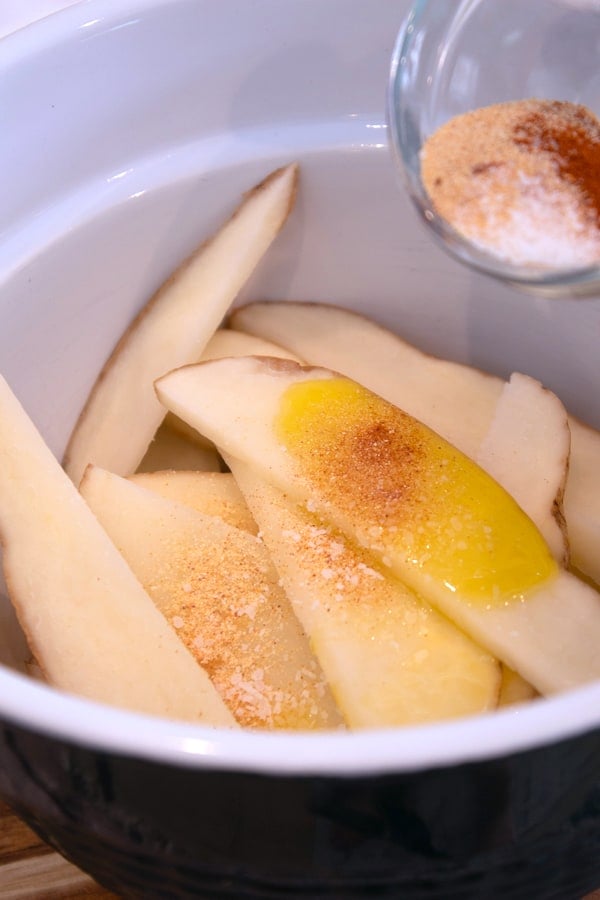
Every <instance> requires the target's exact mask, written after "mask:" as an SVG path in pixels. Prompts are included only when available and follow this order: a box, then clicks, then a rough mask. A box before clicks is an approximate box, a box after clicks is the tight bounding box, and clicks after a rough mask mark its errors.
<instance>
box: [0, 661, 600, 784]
mask: <svg viewBox="0 0 600 900" xmlns="http://www.w3.org/2000/svg"><path fill="white" fill-rule="evenodd" d="M2 721H4V722H5V723H6V724H7V725H8V727H10V726H18V727H22V728H24V729H26V730H28V731H32V732H35V733H37V734H42V735H45V736H47V737H49V738H51V739H56V740H60V741H65V742H67V743H72V744H75V745H81V746H84V747H87V748H89V749H92V750H94V751H95V752H98V753H109V754H114V755H119V756H131V757H136V758H141V759H145V760H149V761H154V762H159V763H163V764H168V765H173V766H178V767H183V768H194V769H198V768H200V769H222V770H228V771H229V770H236V771H251V772H255V773H260V774H265V775H271V776H272V775H281V776H284V775H300V776H302V775H304V776H309V775H328V776H338V777H350V776H372V775H378V774H389V773H399V772H413V771H418V770H423V769H432V768H443V767H448V766H455V765H460V764H464V763H472V762H481V761H483V760H487V759H494V758H498V757H502V756H508V755H512V754H514V753H520V752H524V751H528V750H535V749H537V748H539V747H543V746H548V745H551V744H556V743H559V742H561V741H564V740H568V739H570V738H575V737H579V736H582V735H584V734H586V733H588V732H592V731H598V732H599V733H600V683H594V684H591V685H587V686H584V687H581V688H578V689H576V690H573V691H569V692H567V693H564V694H561V695H559V696H556V697H552V698H545V699H540V700H535V701H529V702H527V703H525V704H520V705H515V706H509V707H506V708H505V709H501V710H495V711H493V712H489V713H484V714H482V715H477V716H468V717H465V718H462V719H452V720H448V721H444V722H436V723H432V724H427V725H418V726H406V727H403V728H386V729H369V730H364V731H357V732H353V733H350V732H346V731H337V732H336V731H333V732H332V731H321V732H283V731H282V732H276V733H268V732H259V731H250V730H243V729H240V730H237V729H234V730H227V729H224V728H207V727H206V726H199V725H197V724H194V723H190V722H181V721H175V720H169V719H163V718H159V717H156V716H149V715H142V714H140V713H134V712H129V711H127V710H122V709H118V708H116V707H112V706H108V705H106V704H101V703H97V702H95V701H92V700H87V699H85V698H82V697H77V696H75V695H70V694H67V693H65V692H62V691H59V690H56V689H55V688H52V687H49V686H48V685H45V684H43V683H42V682H37V681H35V680H34V679H32V678H30V677H29V676H26V675H22V674H20V673H18V672H13V671H11V670H9V669H7V668H6V667H4V666H0V722H2Z"/></svg>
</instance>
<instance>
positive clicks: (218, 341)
mask: <svg viewBox="0 0 600 900" xmlns="http://www.w3.org/2000/svg"><path fill="white" fill-rule="evenodd" d="M225 356H281V357H282V359H297V358H296V357H295V356H294V354H293V353H290V351H289V350H284V349H283V347H278V346H277V344H273V343H272V341H264V340H262V338H257V337H254V335H252V334H245V333H244V332H243V331H230V330H229V329H227V328H219V329H218V331H215V333H214V334H213V336H212V337H211V339H210V341H209V342H208V344H207V345H206V348H205V350H204V352H203V353H202V354H201V356H200V358H199V360H198V362H206V361H207V360H209V359H222V358H223V357H225ZM297 361H298V362H300V360H297ZM165 430H166V431H167V434H168V436H171V435H172V434H173V433H175V434H176V435H177V436H178V437H180V439H183V438H187V441H188V444H186V445H184V444H183V443H182V444H181V449H178V448H177V447H174V448H173V449H174V451H175V453H176V460H179V459H181V461H182V463H183V461H184V460H185V459H186V458H188V457H189V458H190V460H191V459H192V457H191V453H192V451H191V450H190V449H189V443H192V444H197V445H199V446H200V447H201V448H203V449H204V450H205V451H206V455H205V457H204V458H203V457H202V456H200V457H199V462H200V465H193V464H192V465H188V466H185V465H183V464H182V465H175V463H169V462H168V460H167V455H166V451H167V447H165V452H164V453H163V452H162V449H163V448H162V445H163V444H164V439H163V440H162V441H160V438H161V432H163V431H165ZM157 440H159V443H160V445H161V446H160V451H161V452H160V456H159V457H158V459H159V460H163V461H164V462H163V465H162V466H158V465H156V462H157V452H156V449H155V447H154V445H155V443H156V441H157ZM148 457H150V461H149V463H148ZM159 468H163V469H166V468H171V469H186V468H187V469H200V470H202V471H215V472H217V471H218V470H219V457H218V454H217V451H216V450H215V447H214V444H211V443H210V441H207V440H206V438H205V437H203V435H201V434H198V432H197V431H196V429H195V428H191V427H190V426H189V425H188V424H187V422H182V421H181V419H179V418H178V417H177V416H174V415H173V413H167V415H166V416H165V419H164V421H163V424H162V425H161V426H160V428H159V430H158V433H157V435H156V436H155V439H154V441H153V442H152V443H151V444H150V446H149V448H148V452H147V453H146V456H145V457H144V460H142V463H141V464H140V466H139V467H138V472H151V471H155V470H157V469H159Z"/></svg>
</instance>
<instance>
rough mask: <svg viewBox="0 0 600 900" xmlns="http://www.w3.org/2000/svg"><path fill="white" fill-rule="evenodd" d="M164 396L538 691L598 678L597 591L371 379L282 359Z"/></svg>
mask: <svg viewBox="0 0 600 900" xmlns="http://www.w3.org/2000/svg"><path fill="white" fill-rule="evenodd" d="M156 387H157V393H158V396H159V398H160V400H161V401H162V402H163V403H164V404H165V405H166V406H167V407H168V408H170V409H171V410H172V411H174V412H175V413H176V414H177V415H179V416H180V417H181V418H184V419H185V420H186V421H187V422H188V423H189V424H191V425H194V427H197V428H198V429H199V430H200V431H201V432H202V433H204V434H206V435H207V436H208V437H210V438H211V440H213V441H214V442H215V444H216V445H217V446H218V447H219V448H220V450H221V451H222V452H224V453H225V454H228V455H230V456H234V457H238V458H239V459H240V460H242V461H244V462H247V463H248V464H249V465H251V466H252V467H253V468H255V470H256V472H257V474H259V475H260V477H262V478H264V479H265V480H267V481H269V482H270V483H271V484H273V485H274V486H275V487H279V488H280V489H281V490H283V491H284V492H286V493H288V494H289V495H290V497H291V498H293V499H294V500H295V501H296V502H303V503H309V504H311V508H313V509H314V511H315V512H316V513H317V514H319V515H321V516H322V517H323V518H325V519H327V520H328V521H330V522H331V523H332V524H333V525H335V526H336V527H337V528H339V529H340V530H341V531H343V532H344V533H345V534H347V535H348V536H349V537H350V538H351V539H353V540H356V541H358V543H359V544H361V545H362V546H364V547H365V548H366V549H367V550H368V551H369V552H371V553H373V554H374V555H376V556H377V558H378V559H379V560H380V561H381V562H382V563H383V564H384V565H387V566H388V567H389V568H390V570H391V571H392V572H394V573H395V574H396V575H397V577H398V578H399V579H400V580H401V581H403V582H405V583H406V584H407V585H408V586H409V587H411V588H412V589H413V590H414V591H416V593H417V594H419V595H421V596H423V597H424V599H426V600H427V601H428V602H430V603H431V604H432V605H434V606H436V607H438V608H439V609H440V611H441V612H443V613H444V614H445V615H447V616H448V617H449V618H450V619H452V620H453V621H454V622H455V623H456V624H457V625H458V626H459V627H461V628H463V629H464V630H465V631H467V633H468V634H470V635H471V637H472V638H473V639H474V640H475V641H477V642H478V643H481V644H482V645H483V646H485V647H486V649H487V650H489V652H490V653H492V654H494V655H495V656H497V657H498V658H499V659H501V660H502V661H503V662H505V663H507V664H508V665H509V666H511V667H512V668H514V669H516V670H517V671H518V672H519V674H521V675H522V676H523V677H524V678H526V679H527V680H528V681H530V682H531V683H532V684H533V685H534V686H535V687H536V688H537V689H538V690H539V691H540V692H542V693H551V692H555V691H561V690H565V689H567V688H569V687H573V686H575V685H578V684H582V683H584V682H589V681H592V680H594V679H596V678H599V677H600V655H599V654H598V652H597V648H598V645H599V643H600V597H599V595H598V594H597V593H596V592H595V591H594V590H593V589H591V588H590V587H589V586H588V585H586V584H584V583H583V582H581V581H579V580H578V579H577V578H575V577H574V576H572V575H570V574H569V573H567V572H565V571H562V570H560V569H559V567H558V566H557V564H556V562H555V560H554V559H553V558H552V555H551V553H550V551H549V549H548V547H547V545H546V543H545V542H544V540H543V538H542V536H541V535H540V533H539V531H538V530H537V529H536V528H535V526H534V525H533V523H532V522H531V520H530V519H529V518H528V517H527V516H526V515H525V514H524V513H523V511H522V510H521V509H520V507H519V506H518V505H517V504H516V503H515V502H514V500H513V499H512V498H511V497H510V495H508V494H507V493H506V492H505V491H504V490H503V489H502V488H501V486H500V485H498V484H497V483H496V482H495V481H494V480H493V479H492V478H491V477H490V476H488V475H487V474H486V473H485V472H484V471H483V470H482V469H480V467H479V466H477V465H476V464H475V463H473V462H472V461H471V460H470V459H468V457H466V456H465V455H464V454H462V453H460V452H459V451H458V450H456V448H454V447H452V446H451V445H450V444H448V442H447V441H445V440H444V439H443V438H441V437H440V436H439V435H437V434H435V432H432V431H430V429H428V428H427V427H426V426H424V425H422V423H420V422H418V421H417V420H416V419H414V418H413V417H412V416H409V415H407V414H406V413H404V412H402V411H401V410H399V409H398V408H397V407H395V406H393V405H391V404H390V403H387V402H386V401H385V400H383V399H382V398H381V397H379V396H377V395H375V394H373V393H371V392H370V391H368V390H366V389H365V388H364V387H362V386H361V385H358V384H356V383H355V382H352V381H350V379H347V378H344V377H341V376H339V375H337V374H335V373H332V372H330V371H328V370H324V369H316V368H302V367H300V366H297V365H296V364H294V363H293V362H291V361H288V360H281V359H277V360H276V359H271V360H265V359H256V358H242V359H226V360H217V361H213V362H207V363H203V364H201V365H196V366H188V367H185V368H182V369H180V370H178V371H175V372H171V373H170V374H168V375H166V376H164V377H163V378H161V379H159V380H158V382H157V385H156Z"/></svg>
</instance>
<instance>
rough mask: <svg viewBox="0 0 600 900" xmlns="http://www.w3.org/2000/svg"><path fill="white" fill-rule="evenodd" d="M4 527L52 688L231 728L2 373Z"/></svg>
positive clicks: (21, 600)
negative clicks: (53, 686)
mask: <svg viewBox="0 0 600 900" xmlns="http://www.w3.org/2000/svg"><path fill="white" fill-rule="evenodd" d="M0 533H1V535H2V544H3V550H4V554H3V561H4V572H5V576H6V582H7V585H8V589H9V593H10V597H11V600H12V602H13V605H14V606H15V608H16V611H17V614H18V617H19V620H20V623H21V626H22V628H23V630H24V632H25V634H26V636H27V639H28V643H29V646H30V648H31V650H32V652H33V653H34V655H35V658H36V659H37V661H38V663H39V664H40V666H41V667H42V669H43V671H44V673H45V675H46V677H47V678H48V680H49V681H50V683H51V684H53V685H55V686H56V687H58V688H61V689H63V690H65V691H70V692H73V693H77V694H81V695H83V696H85V697H88V698H91V699H93V700H98V701H101V702H104V703H109V704H114V705H116V706H121V707H125V708H127V709H131V710H136V711H138V712H144V713H152V714H155V715H160V716H167V717H169V718H177V719H188V720H193V721H195V722H200V723H204V724H208V725H215V726H217V725H223V726H232V725H234V724H235V723H234V719H233V717H232V715H231V713H230V712H229V710H228V709H227V707H226V706H225V704H224V703H223V701H222V700H221V698H220V697H219V695H218V693H217V692H216V690H215V689H214V687H213V686H212V684H211V682H210V680H209V678H208V676H207V674H206V673H205V672H204V670H203V669H202V668H201V667H200V666H199V665H198V664H197V662H196V660H195V659H194V658H193V657H192V656H191V654H190V653H189V652H188V651H187V650H186V648H185V647H184V646H183V644H182V643H181V641H180V640H179V639H178V638H177V637H176V635H175V634H174V632H173V630H172V629H171V628H169V626H168V625H167V624H166V622H165V620H164V618H163V617H162V616H161V615H160V613H159V612H158V611H157V610H156V608H155V606H154V604H153V603H152V600H151V599H150V597H149V596H148V595H147V594H146V592H145V591H144V589H143V588H142V586H141V585H140V583H139V581H138V580H137V579H136V578H135V576H134V575H133V573H132V572H131V570H130V569H129V568H128V566H127V564H126V563H125V561H124V559H123V558H122V556H121V555H120V553H119V552H118V551H117V550H116V548H115V547H114V545H113V544H112V543H111V541H110V540H109V538H108V536H107V535H106V532H105V531H104V530H103V529H102V528H101V526H100V524H99V523H98V521H97V519H96V518H95V517H94V515H93V514H92V512H91V511H90V509H89V508H88V506H87V505H86V504H85V502H84V501H83V499H82V498H81V497H80V495H79V494H78V492H77V490H76V489H75V487H74V485H73V484H72V482H71V481H70V480H69V479H68V477H67V476H66V475H65V473H64V472H63V470H62V469H61V468H60V466H59V464H58V462H57V461H56V460H55V459H54V457H53V455H52V454H51V452H50V450H49V449H48V448H47V446H46V445H45V443H44V441H43V440H42V438H41V436H40V435H39V433H38V432H37V430H36V429H35V427H34V425H33V424H32V422H31V421H30V420H29V418H28V417H27V415H26V414H25V412H24V410H23V409H22V407H21V406H20V404H19V403H18V401H17V400H16V398H15V397H14V395H13V394H12V393H11V391H10V389H9V388H8V386H7V384H6V382H5V381H4V380H3V379H0Z"/></svg>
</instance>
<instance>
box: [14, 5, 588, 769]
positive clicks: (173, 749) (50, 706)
mask: <svg viewBox="0 0 600 900" xmlns="http://www.w3.org/2000/svg"><path fill="white" fill-rule="evenodd" d="M168 2H169V0H134V2H132V3H129V4H127V9H124V6H123V3H122V0H82V2H80V3H78V4H75V5H73V6H69V7H66V8H64V9H62V10H59V11H58V12H55V13H53V14H51V15H50V16H47V17H46V18H44V19H42V20H39V21H38V22H35V23H32V24H31V25H28V26H26V27H24V28H22V29H20V30H19V31H17V32H15V33H13V34H11V35H8V36H7V37H5V38H3V39H2V43H1V50H0V55H1V56H2V59H3V61H4V62H5V64H6V63H11V62H13V63H17V62H18V63H22V62H23V61H24V60H27V59H33V58H34V57H35V55H37V54H38V53H40V52H42V51H44V50H45V49H46V48H48V47H50V46H52V45H56V44H60V43H61V42H62V41H64V40H65V39H66V38H67V37H68V36H69V35H71V36H74V35H76V33H77V31H78V30H79V29H80V28H82V27H87V26H89V25H101V26H102V27H107V24H108V23H109V22H112V23H113V25H114V24H118V22H119V21H121V20H122V18H123V15H124V14H127V15H128V16H131V15H132V14H135V11H136V10H137V12H138V13H139V15H143V14H144V13H148V11H150V10H156V9H158V8H160V7H162V6H165V5H166V4H167V3H168ZM0 723H4V724H5V725H6V727H9V728H10V727H13V726H16V727H21V728H23V729H26V730H28V731H31V732H34V733H36V734H39V735H44V736H46V737H47V738H50V739H56V740H60V741H65V742H68V743H72V744H74V745H80V746H84V747H87V748H89V749H91V750H93V751H95V752H101V753H109V754H115V755H123V756H130V757H136V758H143V759H146V760H149V761H154V762H157V763H162V764H168V765H173V766H178V767H184V768H191V769H224V770H238V771H252V772H257V773H262V774H265V775H270V776H273V775H281V776H284V775H299V776H308V775H318V776H322V775H328V776H338V777H350V776H372V775H376V774H385V773H398V772H410V771H417V770H423V769H427V768H437V767H445V766H454V765H459V764H462V763H468V762H476V761H482V760H485V759H491V758H497V757H500V756H505V755H509V754H513V753H518V752H522V751H528V750H533V749H535V748H538V747H541V746H545V745H549V744H554V743H556V742H560V741H563V740H567V739H569V738H573V737H576V736H579V735H583V734H585V733H587V732H591V731H595V730H600V682H595V683H593V684H591V685H587V686H584V687H581V688H578V689H576V690H573V691H570V692H568V693H565V694H562V695H560V696H555V697H552V698H549V699H544V700H540V701H534V702H529V703H527V704H524V705H520V706H514V707H507V708H506V709H503V710H499V711H494V712H493V713H486V714H483V715H479V716H470V717H466V718H463V719H454V720H450V721H445V722H437V723H434V724H428V725H419V726H410V727H404V728H388V729H377V730H375V729H374V730H368V731H367V730H365V731H361V732H354V733H349V732H341V731H340V732H312V733H298V732H296V733H293V732H278V733H266V732H252V731H244V730H230V731H228V730H226V729H212V728H207V727H201V726H198V725H196V724H193V723H186V722H180V721H171V720H167V719H161V718H158V717H153V716H147V715H142V714H138V713H133V712H129V711H126V710H121V709H117V708H115V707H111V706H107V705H105V704H101V703H97V702H94V701H91V700H87V699H85V698H82V697H78V696H74V695H69V694H66V693H64V692H61V691H59V690H56V689H54V688H51V687H49V686H47V685H45V684H43V683H41V682H39V681H35V680H34V679H32V678H30V677H29V676H25V675H23V674H21V673H19V672H16V671H13V670H11V669H9V668H7V667H5V666H3V665H0Z"/></svg>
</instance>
